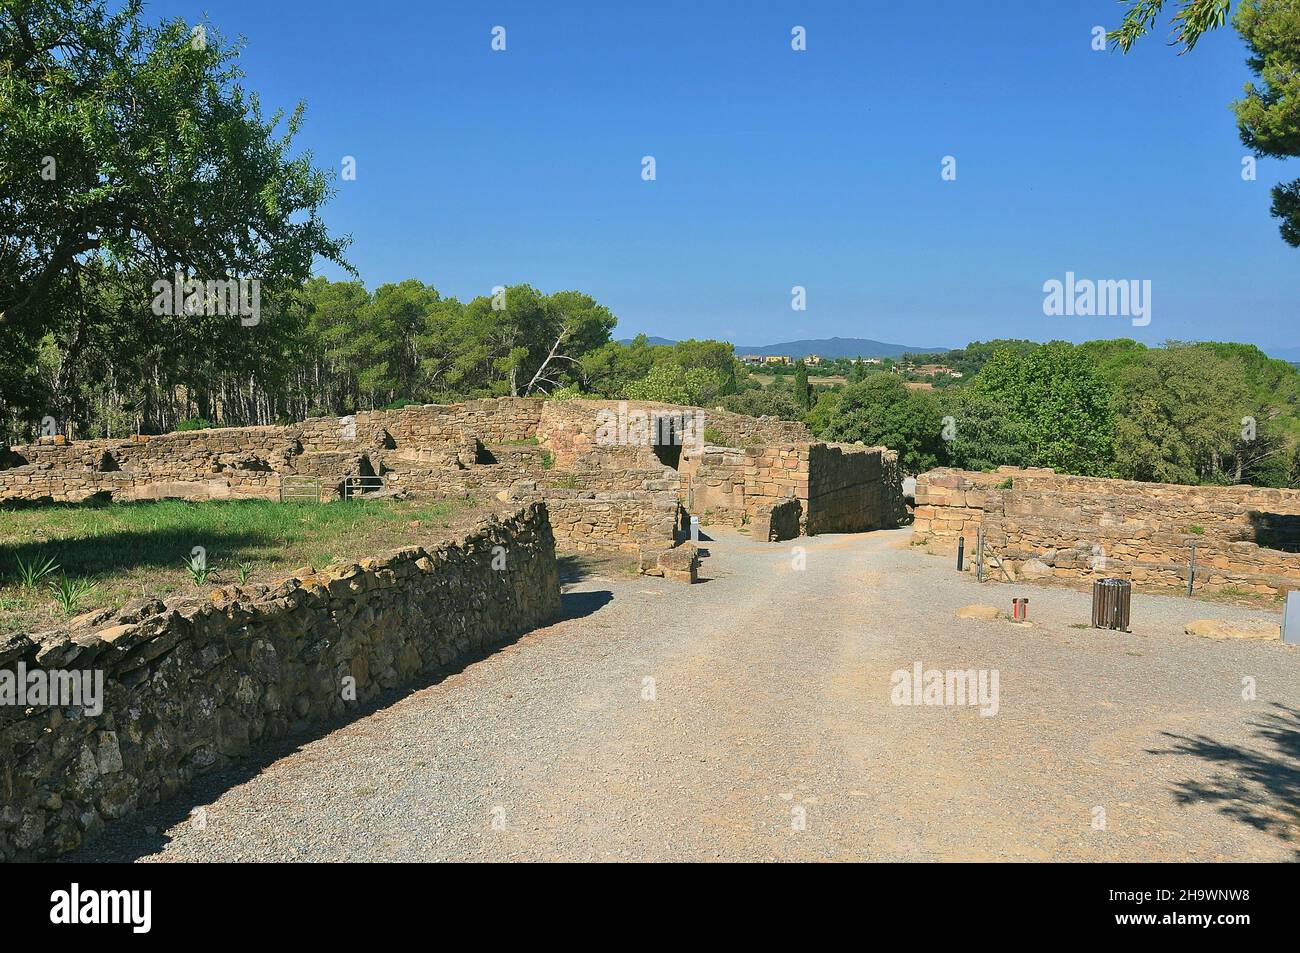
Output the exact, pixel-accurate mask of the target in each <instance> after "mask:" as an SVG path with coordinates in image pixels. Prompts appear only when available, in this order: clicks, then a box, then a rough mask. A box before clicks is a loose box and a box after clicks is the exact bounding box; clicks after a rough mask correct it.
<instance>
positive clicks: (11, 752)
mask: <svg viewBox="0 0 1300 953" xmlns="http://www.w3.org/2000/svg"><path fill="white" fill-rule="evenodd" d="M494 562H495V566H494ZM497 567H502V568H497ZM559 609H560V590H559V580H558V574H557V569H556V562H555V540H554V538H553V536H552V533H551V529H550V524H549V522H548V520H547V510H546V506H545V504H543V503H529V504H527V505H526V506H524V507H522V508H520V509H519V510H518V511H515V512H511V513H508V514H506V515H505V516H504V517H500V516H496V515H493V516H490V517H488V518H487V519H485V520H484V521H483V522H482V523H481V524H480V525H479V526H478V527H476V528H475V529H473V530H472V531H471V532H469V533H468V534H466V535H465V536H464V537H463V538H461V539H458V540H456V541H452V542H447V543H444V544H440V545H436V546H430V547H428V548H427V549H426V548H409V549H403V550H399V551H396V552H393V553H390V554H388V555H386V556H382V557H379V558H376V559H365V560H362V561H361V562H359V563H355V564H346V565H337V566H329V567H326V568H325V569H323V570H321V571H320V572H310V571H302V572H299V573H297V574H295V575H294V576H293V577H291V578H289V579H285V580H284V581H282V582H279V583H277V584H273V585H269V586H248V587H245V588H234V587H232V588H230V589H227V590H223V591H221V592H218V593H217V594H215V595H214V596H213V598H212V599H210V600H207V601H192V600H171V601H168V602H158V601H148V602H141V603H137V604H134V605H131V606H128V607H126V608H125V609H123V610H120V611H105V612H99V613H92V614H89V615H88V616H86V617H82V618H80V619H77V620H74V621H73V623H72V624H70V625H69V626H68V627H66V628H64V629H60V630H57V631H51V632H43V633H35V634H30V635H27V634H17V635H10V636H7V637H5V638H3V639H0V701H3V700H5V696H4V695H3V691H4V688H5V686H6V685H10V686H12V685H13V684H14V682H13V680H14V679H16V678H17V677H18V676H19V674H20V673H26V674H30V673H31V672H33V671H41V672H50V671H55V672H59V671H62V672H68V671H78V672H79V671H89V672H99V673H101V675H102V684H103V696H102V711H101V712H99V713H98V714H89V713H87V712H86V711H85V710H84V706H83V707H76V706H70V705H69V706H59V705H51V704H45V703H33V702H32V701H31V699H30V698H28V699H26V701H27V704H25V705H18V704H13V703H9V704H0V860H23V859H32V858H40V857H48V856H51V855H55V854H59V853H63V852H66V851H68V850H72V849H73V848H75V847H77V846H78V845H79V844H81V843H82V842H83V841H84V840H85V839H87V838H89V837H92V836H93V835H94V834H96V833H97V832H99V831H100V830H101V829H102V828H103V827H104V826H105V824H107V823H110V822H112V821H114V820H117V819H118V818H121V817H123V816H125V815H127V814H129V813H131V812H132V811H134V810H136V809H138V808H140V807H144V806H147V805H151V804H155V803H158V802H160V801H163V800H166V799H168V798H171V797H174V796H176V795H178V794H180V793H181V792H183V791H184V790H185V789H186V787H187V786H188V785H189V783H190V782H191V781H192V780H193V779H194V777H196V776H197V775H199V774H202V773H204V772H207V771H211V770H214V769H217V768H221V767H223V766H226V765H228V764H230V763H232V762H233V761H236V760H237V759H240V758H241V757H243V756H245V755H248V754H249V753H252V752H255V751H257V749H258V748H259V747H261V746H263V745H265V744H267V743H268V742H271V741H274V740H276V739H280V738H284V737H286V736H287V735H289V734H290V733H294V732H299V731H302V730H306V729H308V728H311V727H312V726H315V725H320V724H325V723H331V722H336V721H338V720H340V719H347V718H348V717H350V715H351V713H353V712H355V711H356V710H357V709H358V706H360V705H362V704H364V703H365V702H367V701H368V700H370V699H372V698H374V697H375V696H376V695H378V694H379V693H380V692H382V691H385V690H387V689H393V688H398V687H400V686H403V685H407V684H411V683H412V682H414V681H416V680H418V679H420V678H422V677H425V676H428V675H429V674H431V673H434V672H436V671H438V670H440V669H445V668H447V667H448V666H453V665H456V664H458V663H460V662H462V661H464V660H465V659H467V658H469V657H470V656H472V655H474V654H475V653H478V652H481V651H483V650H485V649H489V648H491V647H492V646H495V645H497V644H499V643H501V642H502V641H503V640H505V639H508V638H510V637H511V636H513V635H516V634H518V633H521V632H524V631H526V630H528V629H531V628H534V627H536V626H539V625H543V624H545V623H547V622H550V621H551V620H553V619H555V618H556V617H557V616H558V613H559Z"/></svg>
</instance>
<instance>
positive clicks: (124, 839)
mask: <svg viewBox="0 0 1300 953" xmlns="http://www.w3.org/2000/svg"><path fill="white" fill-rule="evenodd" d="M575 595H582V596H605V597H606V599H605V602H608V601H609V600H610V599H612V598H613V596H612V595H611V594H609V593H603V592H602V593H575ZM568 598H569V597H568V596H565V597H564V599H565V604H564V607H563V609H562V610H561V616H560V618H561V619H564V618H569V617H570V612H571V608H570V606H569V604H568ZM602 604H603V603H602ZM597 608H598V607H597ZM591 611H593V612H594V611H595V609H592V610H591ZM556 621H559V620H556ZM529 631H530V632H531V631H533V630H529ZM527 634H529V633H528V632H520V633H518V634H516V635H512V636H510V637H508V638H505V639H502V640H501V641H499V642H496V643H494V644H493V645H491V646H490V647H488V648H486V649H481V650H479V651H477V652H474V653H472V654H471V655H468V656H466V657H465V658H463V659H461V660H460V661H459V662H456V663H455V664H453V665H449V666H447V667H445V668H441V669H438V670H437V671H433V672H428V673H426V674H424V675H421V676H418V677H417V678H416V680H415V681H413V682H411V683H410V684H408V685H404V686H402V687H401V688H394V689H390V690H388V691H386V692H383V693H382V694H380V695H377V696H376V697H375V698H373V699H371V700H370V701H367V702H365V703H363V704H358V705H357V706H356V707H354V708H351V709H349V710H348V712H347V714H346V715H344V716H343V717H340V718H336V719H333V720H332V721H329V722H323V723H321V724H319V725H313V726H312V727H311V728H309V729H307V730H305V731H302V732H299V733H296V734H293V735H290V736H289V737H287V738H283V739H280V740H279V741H272V742H267V743H265V744H262V745H259V746H258V747H257V749H256V750H255V751H252V752H250V753H248V754H247V755H244V756H242V757H240V759H239V761H238V762H237V763H235V764H232V765H230V766H228V767H225V768H222V769H221V770H218V771H212V772H210V773H207V774H202V775H199V776H197V777H196V778H195V779H194V780H193V781H192V782H191V784H190V786H189V787H188V788H186V789H185V790H184V791H181V792H180V793H179V794H177V795H176V796H175V797H174V798H172V799H170V800H168V801H166V802H164V803H162V804H155V805H151V806H150V807H146V808H143V809H141V810H139V811H136V812H135V813H133V814H130V815H129V816H127V817H126V818H123V819H122V820H120V821H115V822H113V823H112V824H110V826H109V827H108V828H107V829H106V830H104V831H102V832H101V833H100V835H99V836H98V837H96V838H95V839H94V840H93V841H92V842H91V843H90V844H88V845H86V846H85V847H82V848H80V849H78V850H76V851H73V852H72V853H69V854H64V855H63V856H61V857H58V858H54V859H53V860H52V861H51V862H52V863H63V864H87V863H129V862H131V861H135V860H139V859H141V858H143V857H148V856H149V855H151V854H156V853H158V852H159V851H161V850H162V849H163V848H164V847H166V846H167V844H168V843H170V842H171V840H172V838H171V836H170V835H169V834H167V833H166V832H167V830H168V829H169V828H172V827H175V826H176V825H178V824H182V823H185V822H186V820H187V819H188V821H189V823H190V824H191V825H195V826H197V825H198V824H201V823H202V824H205V825H206V826H205V827H204V829H205V830H208V831H209V832H210V834H209V836H213V837H217V838H219V837H220V836H221V827H220V823H221V819H220V817H219V816H212V817H208V816H207V815H205V814H203V813H202V812H201V811H200V810H199V809H200V808H201V807H203V806H204V805H208V804H211V803H213V802H214V801H216V800H217V799H218V798H219V797H220V796H221V795H222V794H224V793H225V792H226V791H229V790H231V789H233V788H236V787H238V786H239V785H241V784H243V783H245V782H247V781H250V780H252V779H253V778H255V777H257V776H258V775H259V774H261V773H262V772H263V771H264V770H266V769H267V768H269V767H270V766H271V765H273V764H274V763H275V762H277V761H279V760H281V759H282V758H286V757H288V756H289V755H291V754H294V753H296V752H298V751H300V750H302V748H303V747H305V746H306V745H309V744H311V742H313V741H316V740H318V739H320V738H323V737H325V736H326V735H328V734H331V733H332V732H335V731H338V730H339V729H341V728H346V727H348V726H349V725H353V724H356V723H357V722H359V721H360V720H362V719H364V718H367V717H369V716H370V715H373V714H375V713H376V712H378V711H382V710H383V709H385V708H389V707H391V706H393V705H395V704H397V703H398V702H400V701H402V700H403V699H404V698H406V697H407V696H409V695H414V694H415V693H416V692H419V691H422V690H424V689H426V688H429V687H431V686H433V685H437V684H438V683H439V682H442V681H445V680H446V679H447V678H449V677H451V676H452V675H456V674H459V673H460V672H463V671H464V670H465V669H467V668H468V667H469V666H471V665H473V664H474V663H475V662H481V661H482V660H483V659H486V658H488V657H489V656H492V655H495V654H496V653H497V652H500V651H501V650H502V649H504V648H507V647H508V646H511V645H514V644H515V643H516V642H518V641H519V640H520V639H521V638H523V637H524V636H525V635H527ZM321 771H322V772H325V771H328V766H325V767H322V768H321ZM267 810H268V813H269V812H270V811H271V810H273V808H270V807H268V809H267ZM287 833H288V832H286V837H285V841H286V843H289V842H291V839H290V838H289V837H288V836H287ZM223 859H224V860H231V861H233V860H237V859H239V858H236V857H233V856H231V857H227V858H223ZM283 859H284V860H286V861H289V860H293V859H294V858H292V857H288V856H286V857H284V858H283Z"/></svg>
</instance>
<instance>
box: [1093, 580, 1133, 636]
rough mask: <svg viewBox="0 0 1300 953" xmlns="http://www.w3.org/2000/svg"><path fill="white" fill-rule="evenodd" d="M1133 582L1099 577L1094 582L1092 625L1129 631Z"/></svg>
mask: <svg viewBox="0 0 1300 953" xmlns="http://www.w3.org/2000/svg"><path fill="white" fill-rule="evenodd" d="M1132 598H1133V584H1132V583H1130V582H1129V581H1128V580H1127V579H1098V580H1097V581H1096V582H1094V583H1093V584H1092V627H1093V628H1094V629H1122V630H1123V631H1125V632H1127V631H1129V627H1128V623H1129V606H1130V603H1131V602H1132Z"/></svg>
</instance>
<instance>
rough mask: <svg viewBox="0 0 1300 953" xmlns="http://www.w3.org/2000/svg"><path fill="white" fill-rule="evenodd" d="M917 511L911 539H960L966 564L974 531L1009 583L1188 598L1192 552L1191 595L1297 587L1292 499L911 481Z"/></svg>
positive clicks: (1114, 486) (997, 477)
mask: <svg viewBox="0 0 1300 953" xmlns="http://www.w3.org/2000/svg"><path fill="white" fill-rule="evenodd" d="M1008 484H1009V485H1008ZM916 503H917V506H916V530H915V532H916V536H917V539H920V540H924V541H926V542H928V543H930V545H931V546H932V547H934V548H938V549H940V550H941V551H944V552H951V551H952V550H953V549H954V548H955V546H956V538H957V536H958V535H959V534H964V535H965V536H966V546H967V552H968V553H973V552H974V546H975V530H976V528H977V527H979V526H981V525H982V526H983V529H984V533H985V540H986V542H985V545H986V547H987V549H988V551H990V552H991V553H993V554H994V555H996V556H997V557H998V558H999V559H1001V560H1002V561H1003V562H1004V563H1005V565H1006V568H1007V571H1008V574H1010V575H1012V576H1015V575H1018V574H1020V575H1026V576H1033V575H1037V576H1041V577H1049V576H1051V577H1060V578H1065V579H1071V578H1075V579H1077V578H1089V577H1104V576H1118V577H1123V578H1129V579H1132V580H1133V581H1134V582H1137V583H1142V584H1145V585H1150V586H1159V587H1167V588H1178V589H1186V586H1187V580H1188V576H1189V569H1190V563H1191V559H1192V548H1193V546H1195V548H1196V578H1195V587H1196V589H1202V588H1205V589H1210V590H1218V591H1222V590H1234V589H1235V590H1241V591H1250V592H1256V593H1261V594H1277V593H1282V592H1285V591H1287V590H1288V589H1291V588H1300V552H1298V550H1300V491H1297V490H1279V489H1267V488H1259V487H1248V486H1231V487H1216V486H1177V485H1171V484H1162V483H1140V482H1135V481H1127V480H1105V479H1098V478H1092V477H1072V476H1064V475H1058V474H1054V473H1051V472H1050V471H1041V470H1039V471H1024V472H1021V471H1016V472H1011V471H1008V470H1003V471H1001V472H997V473H993V474H985V473H969V472H963V471H955V470H936V471H931V472H930V473H926V474H922V475H921V477H918V479H917V498H916Z"/></svg>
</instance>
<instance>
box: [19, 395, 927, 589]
mask: <svg viewBox="0 0 1300 953" xmlns="http://www.w3.org/2000/svg"><path fill="white" fill-rule="evenodd" d="M706 431H707V437H711V438H713V440H714V441H716V443H717V445H713V444H712V443H711V442H710V440H709V439H706ZM900 487H901V484H900V476H899V473H898V465H897V455H896V454H895V453H893V452H892V451H890V450H887V449H885V448H882V447H862V446H848V445H839V444H826V443H821V442H818V441H817V440H815V439H814V437H813V436H812V434H811V433H810V432H809V431H808V429H807V428H806V427H805V426H804V425H803V424H801V423H794V422H791V421H785V420H776V419H773V418H767V417H763V418H754V417H746V416H743V415H741V414H733V413H728V412H726V411H724V410H721V409H717V410H703V409H701V408H698V407H683V406H677V405H671V404H659V403H650V402H632V403H629V402H626V401H592V400H544V399H539V398H508V397H503V398H497V399H484V400H472V401H467V402H465V403H461V404H450V405H433V404H430V405H413V406H409V407H404V408H402V409H400V410H383V411H367V412H362V413H358V414H356V415H355V416H354V417H344V418H337V417H318V418H312V419H309V420H305V421H303V422H302V423H299V424H292V425H289V426H284V427H274V426H273V427H229V428H221V429H210V430H190V431H184V432H179V433H169V434H162V435H158V436H137V437H131V438H128V439H122V440H79V441H75V442H72V443H65V442H63V441H61V440H57V441H56V440H55V439H53V438H46V439H45V440H44V441H43V442H42V443H39V444H36V445H29V446H20V447H12V448H9V449H8V450H7V451H5V453H4V455H3V458H2V459H0V502H3V501H5V500H28V501H38V500H49V501H55V502H63V501H72V502H76V501H80V500H85V499H88V498H91V497H95V496H101V497H106V498H110V499H113V500H117V501H131V500H150V499H162V498H177V497H178V498H182V499H193V500H221V499H272V500H274V499H281V498H284V497H285V496H299V497H300V496H301V495H302V494H304V493H305V494H307V495H308V497H311V498H316V497H319V498H320V499H323V500H336V499H340V498H342V497H351V496H364V495H376V494H384V493H389V494H393V493H396V494H404V495H407V496H410V497H415V498H439V497H466V496H469V497H478V498H492V497H495V498H498V499H501V500H511V501H518V502H521V503H522V502H527V501H530V500H545V501H546V503H547V508H548V510H549V511H550V519H551V524H552V527H553V528H554V532H555V537H556V540H557V541H558V542H559V544H560V546H561V547H562V548H564V549H572V550H576V551H579V552H585V551H593V550H601V549H606V550H617V551H622V552H624V553H627V554H629V555H632V556H635V557H636V558H637V559H638V560H639V561H640V563H641V565H642V567H643V568H644V569H646V570H647V571H652V572H653V571H654V570H655V567H656V566H657V563H658V559H659V557H660V556H661V555H663V554H664V553H665V552H667V551H668V550H670V549H673V548H674V547H676V546H677V545H678V544H679V543H681V542H683V541H684V539H685V535H686V533H687V527H688V519H689V516H690V515H698V516H700V517H701V522H702V523H703V524H705V525H707V524H708V523H710V522H718V523H725V524H728V525H737V526H740V525H746V526H751V527H752V532H753V533H754V534H755V536H756V538H763V539H790V538H793V537H794V536H796V535H798V534H799V533H809V534H816V533H831V532H851V531H854V532H855V531H860V530H867V529H875V528H879V527H884V526H896V525H898V522H899V520H900V519H901V518H902V516H903V502H902V496H901V488H900Z"/></svg>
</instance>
